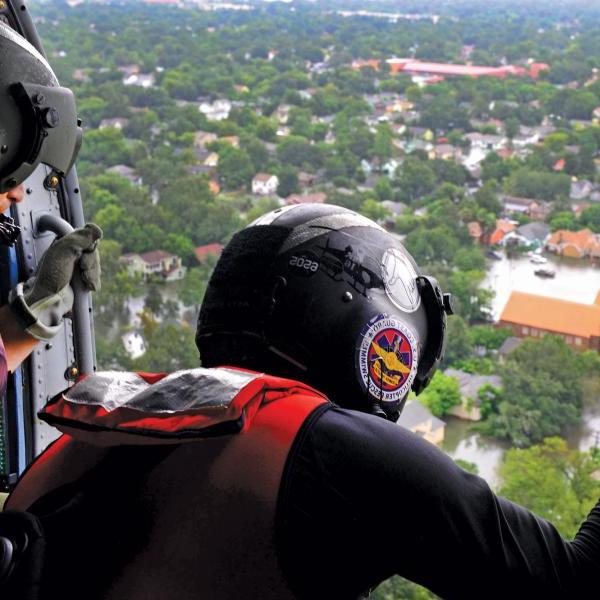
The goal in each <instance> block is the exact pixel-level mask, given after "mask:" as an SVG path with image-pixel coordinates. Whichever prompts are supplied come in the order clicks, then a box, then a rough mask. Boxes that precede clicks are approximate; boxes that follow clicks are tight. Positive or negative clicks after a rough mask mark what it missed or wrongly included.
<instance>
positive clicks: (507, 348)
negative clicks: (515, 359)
mask: <svg viewBox="0 0 600 600" xmlns="http://www.w3.org/2000/svg"><path fill="white" fill-rule="evenodd" d="M522 343H523V339H522V338H518V337H514V336H512V335H511V336H510V337H508V338H506V339H505V340H504V341H503V342H502V346H500V348H498V354H499V355H500V356H506V355H507V354H510V353H511V352H512V351H513V350H514V349H515V348H518V347H519V346H520V345H521V344H522Z"/></svg>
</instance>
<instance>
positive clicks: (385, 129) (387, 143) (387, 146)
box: [373, 123, 393, 166]
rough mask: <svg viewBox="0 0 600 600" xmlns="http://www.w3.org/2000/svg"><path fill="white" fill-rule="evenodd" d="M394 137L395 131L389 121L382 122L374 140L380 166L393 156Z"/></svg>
mask: <svg viewBox="0 0 600 600" xmlns="http://www.w3.org/2000/svg"><path fill="white" fill-rule="evenodd" d="M392 139H393V133H392V130H391V128H390V126H389V125H388V124H387V123H381V124H380V125H378V126H377V131H376V132H375V140H374V142H373V154H374V156H376V157H377V159H378V160H379V165H380V166H381V165H383V164H385V163H386V162H387V161H388V160H389V159H390V158H391V157H392V150H393V148H392Z"/></svg>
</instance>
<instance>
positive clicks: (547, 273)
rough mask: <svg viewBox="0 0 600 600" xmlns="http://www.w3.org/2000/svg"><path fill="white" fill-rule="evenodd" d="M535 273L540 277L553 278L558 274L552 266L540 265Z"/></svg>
mask: <svg viewBox="0 0 600 600" xmlns="http://www.w3.org/2000/svg"><path fill="white" fill-rule="evenodd" d="M533 274H534V275H537V276H538V277H543V278H547V279H552V278H553V277H554V276H555V275H556V271H554V270H553V269H551V268H550V267H540V268H539V269H536V270H535V271H534V272H533Z"/></svg>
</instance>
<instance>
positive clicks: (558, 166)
mask: <svg viewBox="0 0 600 600" xmlns="http://www.w3.org/2000/svg"><path fill="white" fill-rule="evenodd" d="M564 168H565V159H564V158H559V159H558V160H557V161H556V162H555V163H554V166H553V167H552V169H553V170H554V171H562V170H563V169H564Z"/></svg>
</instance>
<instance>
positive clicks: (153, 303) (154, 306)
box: [144, 283, 163, 316]
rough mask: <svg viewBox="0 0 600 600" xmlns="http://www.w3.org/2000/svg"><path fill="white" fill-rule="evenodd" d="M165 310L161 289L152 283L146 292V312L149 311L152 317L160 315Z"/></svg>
mask: <svg viewBox="0 0 600 600" xmlns="http://www.w3.org/2000/svg"><path fill="white" fill-rule="evenodd" d="M162 308H163V297H162V294H161V293H160V288H159V287H158V285H157V284H156V283H151V284H150V285H149V286H148V290H147V292H146V298H145V299H144V310H147V311H148V312H149V313H150V314H151V315H154V316H158V315H160V313H161V311H162Z"/></svg>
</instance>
